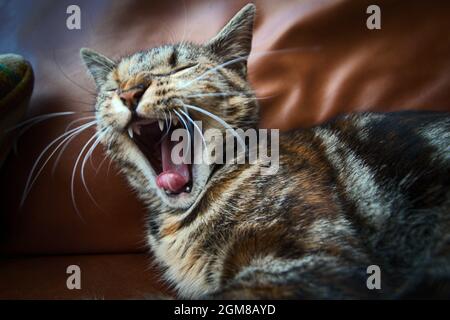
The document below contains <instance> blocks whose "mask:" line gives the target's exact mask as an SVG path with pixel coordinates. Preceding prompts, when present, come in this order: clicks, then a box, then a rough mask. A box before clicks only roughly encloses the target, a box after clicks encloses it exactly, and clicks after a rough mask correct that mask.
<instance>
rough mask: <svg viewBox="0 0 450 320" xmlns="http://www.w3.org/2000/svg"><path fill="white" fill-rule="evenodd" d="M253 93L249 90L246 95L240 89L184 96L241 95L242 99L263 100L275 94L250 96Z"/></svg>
mask: <svg viewBox="0 0 450 320" xmlns="http://www.w3.org/2000/svg"><path fill="white" fill-rule="evenodd" d="M252 94H253V93H251V92H249V93H248V95H246V92H244V91H242V92H239V91H236V92H206V93H195V94H191V95H186V96H184V97H185V98H204V97H227V96H231V97H234V96H241V97H242V98H243V99H247V100H263V99H270V98H272V97H274V96H275V95H271V96H265V97H254V96H252Z"/></svg>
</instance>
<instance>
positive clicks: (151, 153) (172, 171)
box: [128, 118, 193, 196]
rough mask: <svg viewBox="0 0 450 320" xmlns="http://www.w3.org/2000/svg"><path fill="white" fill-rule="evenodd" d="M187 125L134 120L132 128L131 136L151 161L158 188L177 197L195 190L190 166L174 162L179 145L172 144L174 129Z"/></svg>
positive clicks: (130, 127)
mask: <svg viewBox="0 0 450 320" xmlns="http://www.w3.org/2000/svg"><path fill="white" fill-rule="evenodd" d="M181 128H183V126H181V124H180V123H179V122H175V121H174V122H170V123H169V122H167V121H162V120H159V121H158V120H154V119H142V118H136V119H134V120H133V121H132V122H131V123H130V125H129V126H128V135H129V136H130V138H131V139H132V140H133V141H134V142H135V143H136V145H137V146H138V148H139V149H140V150H141V152H142V153H143V154H144V156H145V157H146V158H147V160H148V161H149V163H150V164H151V166H152V167H153V170H154V171H155V173H156V185H157V186H158V188H161V189H162V190H164V191H165V192H166V194H168V195H171V196H175V195H178V194H181V193H183V192H186V193H189V192H191V189H192V182H193V181H192V168H191V164H190V163H185V162H181V163H180V161H174V159H173V154H172V151H173V149H174V147H175V145H177V144H178V143H179V142H178V141H171V136H172V133H173V131H174V130H176V129H181Z"/></svg>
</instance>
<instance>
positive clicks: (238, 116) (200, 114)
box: [81, 4, 258, 208]
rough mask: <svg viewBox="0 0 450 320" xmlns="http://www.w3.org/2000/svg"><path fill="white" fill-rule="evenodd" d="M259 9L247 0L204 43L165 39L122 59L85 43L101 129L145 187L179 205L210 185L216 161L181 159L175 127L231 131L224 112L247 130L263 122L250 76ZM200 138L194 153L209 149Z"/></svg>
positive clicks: (84, 53)
mask: <svg viewBox="0 0 450 320" xmlns="http://www.w3.org/2000/svg"><path fill="white" fill-rule="evenodd" d="M254 15H255V7H254V5H252V4H249V5H247V6H245V7H244V8H243V9H242V10H241V11H239V12H238V13H237V14H236V16H235V17H234V18H232V19H231V20H230V22H229V23H228V24H227V25H226V26H225V27H224V28H223V29H222V30H221V31H220V32H219V33H218V34H217V35H216V36H215V37H214V38H213V39H211V40H210V41H208V42H207V43H205V44H201V45H197V44H192V43H179V44H175V45H165V46H161V47H157V48H153V49H150V50H147V51H142V52H138V53H135V54H133V55H130V56H127V57H124V58H122V59H120V60H119V61H113V60H112V59H109V58H107V57H105V56H103V55H101V54H99V53H96V52H94V51H92V50H89V49H82V50H81V56H82V59H83V61H84V63H85V65H86V66H87V68H88V69H89V72H90V74H91V75H92V77H93V78H94V80H95V83H96V86H97V91H98V96H97V102H96V117H97V122H98V131H97V134H98V135H99V136H100V137H101V141H102V143H103V144H104V145H105V147H106V148H107V150H108V153H109V154H110V155H111V156H112V157H113V158H114V159H116V160H117V161H118V163H119V165H120V167H121V168H122V169H123V171H124V172H125V173H126V175H127V176H128V179H129V181H130V182H131V184H132V185H133V186H134V187H135V188H136V189H137V190H138V192H139V193H140V194H141V195H142V194H145V193H146V192H149V191H153V192H156V194H157V196H158V197H159V198H160V199H161V200H162V201H163V202H164V203H166V204H167V205H169V206H171V207H174V208H188V207H189V206H191V205H192V204H193V203H194V202H195V200H196V199H197V198H198V197H199V195H200V194H201V191H202V190H203V189H204V187H205V184H206V183H207V181H208V178H209V177H210V175H211V172H212V168H213V167H212V165H210V164H207V163H199V164H195V163H193V164H176V163H173V161H172V160H171V159H170V154H171V151H172V149H173V148H174V147H175V143H174V142H171V135H172V133H173V132H174V130H176V129H178V128H183V127H187V128H188V129H189V132H190V133H191V135H192V136H193V135H194V133H195V131H197V133H198V131H199V130H201V131H202V132H205V131H206V130H208V129H210V128H217V129H219V130H221V131H223V132H225V130H226V129H227V128H226V125H225V123H224V122H222V120H223V121H225V122H226V124H229V125H230V126H231V127H233V128H241V129H243V130H246V129H248V128H255V127H256V126H257V121H258V108H257V105H256V102H255V99H254V96H253V94H252V92H251V88H250V86H249V84H248V82H247V57H248V55H249V53H250V49H251V41H252V32H253V20H254ZM217 117H219V118H220V119H221V120H220V119H218V118H217ZM193 121H194V122H195V121H200V122H201V128H200V127H199V126H195V125H194V124H193V123H192V122H193ZM186 141H188V140H185V142H186ZM214 141H216V140H214V139H212V140H211V141H203V142H206V143H207V144H208V143H214ZM191 142H194V139H191ZM199 145H200V149H199V148H198V144H196V146H195V147H194V143H192V151H193V154H198V153H199V152H200V151H199V150H201V149H202V150H203V151H205V152H206V150H205V148H203V145H202V143H200V144H199ZM194 148H195V149H194Z"/></svg>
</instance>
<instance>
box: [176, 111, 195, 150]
mask: <svg viewBox="0 0 450 320" xmlns="http://www.w3.org/2000/svg"><path fill="white" fill-rule="evenodd" d="M173 112H174V113H175V114H176V115H177V116H178V119H180V121H181V122H182V123H183V126H184V127H185V128H186V131H187V134H188V141H189V142H188V146H190V145H191V131H190V130H189V127H188V124H187V123H186V121H185V120H184V118H183V117H182V116H181V114H179V113H178V112H177V110H173Z"/></svg>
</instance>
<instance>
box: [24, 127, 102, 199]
mask: <svg viewBox="0 0 450 320" xmlns="http://www.w3.org/2000/svg"><path fill="white" fill-rule="evenodd" d="M96 123H97V121H92V122H89V123H86V124H83V125H81V126H79V127H77V128H74V129H72V130H70V131H68V132H65V133H63V134H62V135H60V136H59V137H57V138H56V139H54V140H53V141H52V142H50V143H49V144H48V145H47V147H45V148H44V150H43V151H42V152H41V153H40V154H39V156H38V158H37V159H36V161H35V162H34V164H33V167H32V168H31V171H30V174H29V175H28V178H27V182H26V184H25V190H24V193H23V195H22V199H21V201H20V206H21V207H22V206H23V204H24V203H25V200H26V198H27V196H28V194H29V192H30V190H31V189H32V188H33V185H34V183H35V182H36V180H37V179H38V177H39V175H40V174H41V172H42V171H43V170H44V167H45V166H46V164H47V163H48V162H49V161H50V159H51V158H52V157H53V155H54V154H55V153H56V152H57V151H58V149H59V148H60V147H61V146H62V145H63V144H64V143H65V142H66V141H67V140H68V139H70V138H71V137H72V136H74V135H78V134H79V133H81V132H82V131H84V130H86V129H87V128H89V127H91V126H93V125H95V124H96ZM61 139H63V140H62V141H61V142H60V143H59V144H58V145H57V146H56V148H55V149H54V150H53V151H52V152H51V154H50V155H49V156H48V157H47V159H46V160H45V161H44V163H43V165H42V166H41V167H40V169H39V170H38V171H37V174H36V176H35V177H34V179H33V175H34V173H35V171H36V168H37V166H38V165H39V163H40V161H41V159H42V157H43V156H44V155H45V154H46V153H47V151H48V150H49V149H50V148H51V147H52V146H53V145H54V144H56V143H58V141H60V140H61Z"/></svg>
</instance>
